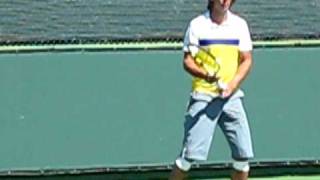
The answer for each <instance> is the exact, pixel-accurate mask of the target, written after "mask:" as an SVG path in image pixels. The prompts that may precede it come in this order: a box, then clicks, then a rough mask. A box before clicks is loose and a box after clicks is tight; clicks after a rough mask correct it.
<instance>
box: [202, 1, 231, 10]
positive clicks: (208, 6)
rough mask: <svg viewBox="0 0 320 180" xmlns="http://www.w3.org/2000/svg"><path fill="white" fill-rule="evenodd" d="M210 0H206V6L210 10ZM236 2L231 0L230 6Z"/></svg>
mask: <svg viewBox="0 0 320 180" xmlns="http://www.w3.org/2000/svg"><path fill="white" fill-rule="evenodd" d="M210 2H211V0H208V6H207V9H208V10H210ZM235 2H236V0H231V3H230V7H231V6H232V5H233V4H234V3H235Z"/></svg>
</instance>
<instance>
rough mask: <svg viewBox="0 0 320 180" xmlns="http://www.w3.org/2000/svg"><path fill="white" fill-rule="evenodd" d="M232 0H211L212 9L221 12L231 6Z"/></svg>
mask: <svg viewBox="0 0 320 180" xmlns="http://www.w3.org/2000/svg"><path fill="white" fill-rule="evenodd" d="M231 2H232V0H209V6H210V7H211V9H213V10H215V11H219V12H225V11H227V10H228V9H229V8H230V6H231Z"/></svg>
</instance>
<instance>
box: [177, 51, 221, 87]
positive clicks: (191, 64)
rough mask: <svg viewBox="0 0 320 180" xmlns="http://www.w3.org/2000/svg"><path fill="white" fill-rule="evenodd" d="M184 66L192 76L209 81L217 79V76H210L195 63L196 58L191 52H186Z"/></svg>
mask: <svg viewBox="0 0 320 180" xmlns="http://www.w3.org/2000/svg"><path fill="white" fill-rule="evenodd" d="M183 67H184V69H185V70H186V71H187V72H188V73H189V74H191V75H192V76H195V77H198V78H202V79H205V80H206V81H208V82H214V81H215V80H216V78H215V77H213V76H210V75H209V74H208V73H207V72H206V71H205V70H204V69H201V68H200V67H199V66H198V65H197V64H196V63H195V60H194V59H193V57H192V55H191V54H190V52H185V53H184V59H183Z"/></svg>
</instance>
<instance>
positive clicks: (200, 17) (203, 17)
mask: <svg viewBox="0 0 320 180" xmlns="http://www.w3.org/2000/svg"><path fill="white" fill-rule="evenodd" d="M208 15H209V12H207V11H206V12H204V13H202V14H200V15H198V16H196V17H194V18H193V19H192V20H191V21H190V25H192V26H197V25H198V24H202V23H204V22H205V21H206V20H207V19H208Z"/></svg>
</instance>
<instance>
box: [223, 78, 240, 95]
mask: <svg viewBox="0 0 320 180" xmlns="http://www.w3.org/2000/svg"><path fill="white" fill-rule="evenodd" d="M238 87H239V83H237V82H236V81H231V82H230V83H229V84H228V85H227V88H226V89H224V90H223V91H222V97H223V98H228V97H230V96H231V95H232V94H233V93H234V92H235V91H236V90H237V89H238Z"/></svg>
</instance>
